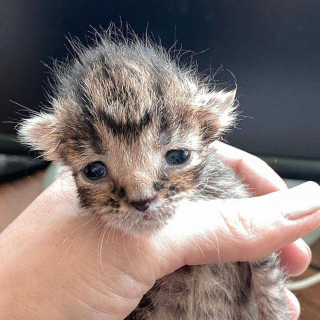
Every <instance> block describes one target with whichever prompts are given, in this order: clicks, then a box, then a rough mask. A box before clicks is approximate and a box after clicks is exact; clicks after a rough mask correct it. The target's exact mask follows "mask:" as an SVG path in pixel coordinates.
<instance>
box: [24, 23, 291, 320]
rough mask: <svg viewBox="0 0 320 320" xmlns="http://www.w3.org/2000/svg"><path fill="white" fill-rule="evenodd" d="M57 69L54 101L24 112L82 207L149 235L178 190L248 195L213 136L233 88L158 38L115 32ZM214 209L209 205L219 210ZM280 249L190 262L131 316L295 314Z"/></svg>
mask: <svg viewBox="0 0 320 320" xmlns="http://www.w3.org/2000/svg"><path fill="white" fill-rule="evenodd" d="M98 38H99V40H97V41H96V42H95V44H94V45H93V46H92V47H89V48H85V47H84V46H82V45H80V44H79V43H78V44H76V45H75V47H76V54H77V57H75V58H74V59H73V60H72V61H69V62H66V63H64V64H60V65H58V66H56V67H55V87H54V90H53V95H52V96H51V97H50V99H49V100H50V101H49V103H50V106H51V107H50V109H49V110H47V111H46V112H41V113H40V114H38V115H35V116H33V117H31V118H29V119H27V120H24V121H23V122H22V124H21V126H20V128H19V134H20V136H21V139H22V140H23V142H24V143H27V144H29V145H30V146H31V147H33V148H34V149H37V150H42V151H43V152H44V156H45V157H46V158H47V159H48V160H53V161H57V162H59V163H61V164H62V165H64V166H66V167H68V168H69V169H70V170H71V171H72V173H73V177H74V180H75V183H76V185H77V192H78V198H79V204H80V206H81V207H83V208H86V209H89V210H91V211H92V212H93V213H94V214H96V215H98V216H100V218H101V219H103V220H104V221H105V223H106V224H107V225H109V226H110V227H112V228H118V229H122V230H124V231H125V232H131V233H134V234H141V233H144V234H148V233H150V230H156V229H158V228H161V226H162V225H163V223H165V222H166V221H167V220H168V219H170V217H172V215H174V211H175V207H176V205H177V204H178V203H179V201H181V200H182V199H190V200H191V201H197V200H199V199H206V200H214V199H226V198H241V197H249V196H250V194H249V192H248V191H247V189H246V187H245V186H244V185H243V184H242V183H241V181H240V180H239V179H238V178H237V177H236V175H235V174H234V172H232V170H231V169H230V168H228V167H227V166H225V165H224V164H223V163H222V162H221V161H220V159H219V157H218V155H217V153H216V152H215V149H214V147H213V145H212V142H214V141H215V140H217V139H219V138H220V137H221V135H222V134H223V133H224V132H225V131H226V130H228V129H230V128H231V127H232V126H233V125H234V122H235V117H236V114H235V108H236V102H235V91H231V92H226V91H223V90H220V91H218V90H214V89H212V88H211V87H212V84H211V83H210V81H209V80H204V79H203V78H201V77H200V75H199V74H197V72H196V70H194V68H192V67H186V66H181V65H179V62H178V58H171V57H170V55H169V53H167V52H166V51H165V50H164V49H163V48H162V47H160V46H158V45H156V44H155V43H152V42H151V41H150V40H139V39H138V38H137V37H136V36H135V35H133V36H132V38H131V39H126V38H125V37H123V36H122V35H121V34H119V32H118V31H115V30H114V29H112V28H111V29H109V30H108V31H105V32H103V33H102V34H98ZM212 214H214V212H213V213H212ZM283 286H284V277H283V275H282V273H281V271H280V267H279V261H278V258H277V255H276V254H272V255H270V256H268V257H266V258H264V259H261V260H259V261H254V262H238V263H226V264H213V265H202V266H185V267H183V268H181V269H179V270H177V271H176V272H174V273H173V274H171V275H169V276H167V277H165V278H163V279H160V280H158V281H157V282H156V284H155V285H154V287H153V288H152V289H151V290H150V291H149V292H148V293H147V294H146V295H145V296H144V297H143V299H142V301H141V302H140V304H139V306H138V307H137V308H136V310H134V311H133V312H132V313H131V314H130V315H129V316H128V317H127V318H126V319H127V320H178V319H180V320H209V319H210V320H218V319H219V320H242V319H243V320H253V319H266V320H274V319H279V320H288V319H290V318H291V316H290V314H289V312H288V311H287V308H286V302H285V297H284V295H283V293H282V289H283Z"/></svg>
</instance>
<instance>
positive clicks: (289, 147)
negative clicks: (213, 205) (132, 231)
mask: <svg viewBox="0 0 320 320" xmlns="http://www.w3.org/2000/svg"><path fill="white" fill-rule="evenodd" d="M319 17H320V2H319V1H316V0H304V1H297V0H282V1H277V0H269V1H239V0H233V1H228V0H225V1H213V0H210V1H209V0H198V1H188V0H180V1H173V0H162V1H153V0H148V1H144V0H139V1H138V0H120V1H115V0H109V1H107V0H93V1H84V0H68V1H65V0H55V1H46V0H2V1H0V74H1V77H0V153H2V154H7V155H8V154H27V153H28V150H26V149H24V148H22V147H21V146H19V145H18V144H17V143H16V142H15V130H14V127H15V125H14V123H12V122H11V121H12V119H13V121H16V120H19V119H21V114H22V115H24V116H26V115H27V114H28V113H27V112H26V111H23V110H22V109H23V108H22V107H21V106H19V105H17V104H15V103H13V102H11V101H14V102H16V103H18V104H21V105H24V106H26V107H28V108H30V109H33V110H39V108H40V107H39V106H40V104H46V101H45V96H44V88H45V87H46V82H47V78H48V77H49V69H48V68H47V67H46V66H45V64H47V65H49V66H52V60H53V59H58V60H62V59H64V58H65V57H66V56H69V55H70V54H69V52H68V50H69V49H70V46H69V45H68V41H67V39H66V37H70V36H71V37H79V39H81V41H82V42H83V43H90V42H91V40H90V39H89V37H90V34H89V33H88V31H90V29H91V26H92V27H95V28H99V27H103V28H107V27H108V25H109V23H110V22H111V21H114V22H116V23H117V24H118V25H120V19H121V20H122V22H123V23H126V22H128V23H129V24H130V25H131V26H132V28H133V29H134V30H135V32H136V33H138V34H139V35H143V34H144V33H145V31H146V29H147V28H148V33H149V34H150V35H153V37H154V38H155V40H158V39H159V38H160V39H161V42H162V44H163V46H164V47H166V48H170V47H171V46H172V45H173V44H174V43H175V42H176V48H177V49H180V48H182V49H185V50H190V51H191V52H193V53H194V54H195V55H194V59H196V60H197V63H198V66H199V70H200V72H203V73H204V74H206V73H209V72H211V74H214V73H216V72H217V70H220V71H218V72H217V75H216V81H217V83H220V84H225V85H226V86H227V87H228V88H232V87H234V85H235V79H234V77H233V75H232V73H233V74H234V75H235V78H236V82H237V85H238V100H239V101H240V110H241V117H240V119H241V121H240V122H239V124H238V129H236V130H235V131H234V132H233V133H232V134H230V135H229V136H228V137H227V140H228V141H229V142H230V143H231V144H232V145H235V146H238V147H240V148H242V149H245V150H247V151H249V152H252V153H254V154H258V155H260V156H262V157H264V158H265V159H266V160H267V161H268V162H269V163H270V164H271V165H272V166H273V167H274V168H275V169H276V170H277V171H278V172H280V173H281V174H282V175H283V176H285V177H290V178H292V177H293V178H299V179H312V180H320V169H319V165H318V160H319V159H320V139H319V138H318V137H319V133H320V129H319V120H320V108H319V89H318V88H319V87H320V19H319ZM185 58H186V59H190V54H189V55H188V54H187V55H186V56H185ZM229 70H230V71H231V72H232V73H231V72H230V71H229ZM7 158H8V157H6V159H7ZM6 172H8V171H7V167H6V168H5V169H3V168H2V170H1V169H0V174H1V173H2V177H4V175H5V174H6Z"/></svg>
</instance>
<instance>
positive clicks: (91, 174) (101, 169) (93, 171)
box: [83, 161, 107, 180]
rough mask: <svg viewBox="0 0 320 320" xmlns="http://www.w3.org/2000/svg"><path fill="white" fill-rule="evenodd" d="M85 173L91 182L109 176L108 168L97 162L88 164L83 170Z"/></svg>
mask: <svg viewBox="0 0 320 320" xmlns="http://www.w3.org/2000/svg"><path fill="white" fill-rule="evenodd" d="M83 173H84V174H85V176H86V177H87V178H88V179H90V180H98V179H101V178H103V177H105V176H106V175H107V168H106V166H105V165H104V164H103V163H102V162H100V161H96V162H93V163H90V164H88V165H87V166H86V167H85V168H84V169H83Z"/></svg>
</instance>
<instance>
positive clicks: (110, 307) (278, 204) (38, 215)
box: [0, 143, 320, 320]
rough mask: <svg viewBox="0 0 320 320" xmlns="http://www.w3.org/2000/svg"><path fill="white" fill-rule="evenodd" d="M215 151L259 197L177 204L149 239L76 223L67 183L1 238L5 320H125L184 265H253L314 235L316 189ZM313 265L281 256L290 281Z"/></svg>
mask: <svg viewBox="0 0 320 320" xmlns="http://www.w3.org/2000/svg"><path fill="white" fill-rule="evenodd" d="M217 149H218V152H219V153H220V154H221V156H222V157H223V158H224V159H225V161H226V162H227V163H228V164H229V165H230V166H232V167H234V168H235V170H236V171H237V173H238V174H239V175H240V176H242V177H243V178H244V181H245V182H246V183H247V184H248V185H249V186H251V188H252V189H253V191H254V192H255V195H256V196H257V197H255V198H252V199H240V200H227V201H213V202H199V203H183V204H182V205H181V206H180V207H179V208H178V210H177V214H176V215H175V217H174V218H173V219H172V221H170V223H169V224H168V225H167V226H165V227H164V228H163V229H162V230H161V231H160V232H158V233H157V234H155V235H153V236H151V237H143V236H141V237H137V238H134V237H132V236H131V235H129V234H123V233H122V232H121V231H118V230H109V229H106V228H104V226H103V225H101V223H100V222H99V220H98V219H93V218H91V217H86V216H82V217H80V216H79V210H78V209H77V206H76V199H75V188H74V185H73V183H72V180H71V179H69V178H67V177H61V178H60V179H58V180H57V181H56V182H55V183H54V184H53V185H52V186H51V187H50V188H49V189H47V190H46V191H45V192H44V193H43V194H42V195H41V196H40V197H39V198H38V199H37V200H36V201H35V202H34V203H33V204H32V205H31V206H30V207H29V208H28V209H27V210H26V211H25V212H24V213H23V214H22V215H21V216H20V217H19V218H18V219H17V220H16V221H15V222H14V223H13V224H12V225H10V226H9V228H8V229H6V230H5V231H4V232H3V234H1V236H0V244H1V245H0V257H1V259H2V261H1V264H0V265H1V269H0V286H1V288H2V290H1V291H0V312H1V314H2V317H3V319H21V318H23V319H26V320H29V319H41V320H45V319H77V320H81V319H106V318H107V319H112V320H113V319H123V318H125V316H126V315H128V314H129V313H130V312H131V311H132V310H133V309H134V308H135V307H136V306H137V304H138V303H139V301H140V299H141V298H142V296H143V294H144V293H146V292H147V291H148V290H149V289H150V288H151V287H152V286H153V284H154V282H155V281H156V279H159V278H161V277H163V276H164V275H166V274H169V273H171V272H173V271H174V270H176V269H178V268H179V267H181V266H183V265H185V264H189V265H192V264H203V263H216V262H231V261H247V260H253V259H258V258H261V257H264V256H266V255H267V254H269V253H271V252H273V251H276V250H278V249H280V248H282V247H284V246H286V245H288V244H289V243H291V242H292V241H294V240H295V239H297V238H299V237H301V236H303V235H305V234H307V233H309V232H311V231H312V230H314V229H315V228H316V227H317V226H318V225H319V223H320V213H319V212H318V211H317V210H319V209H320V197H319V196H320V188H319V187H318V186H317V185H316V184H313V183H309V184H305V185H303V186H301V187H297V188H294V189H292V190H291V191H288V190H286V189H285V186H284V184H283V182H282V180H281V179H280V178H279V177H277V176H276V174H275V173H274V172H273V171H272V170H271V169H269V168H268V167H267V166H266V165H265V164H264V163H263V162H260V161H259V160H257V159H256V158H254V157H252V156H251V155H248V154H245V153H242V152H241V151H239V150H236V149H233V148H232V147H229V146H225V145H223V144H219V143H218V144H217ZM239 159H242V160H239ZM282 188H283V190H282V191H279V192H275V193H273V194H268V195H263V194H264V193H267V192H272V191H274V190H277V189H282ZM288 204H290V206H288ZM195 211H196V213H197V214H196V215H195V214H194V213H195ZM295 214H296V216H295V217H294V218H293V216H294V215H295ZM103 235H104V236H103ZM99 244H100V245H99ZM218 245H219V247H218ZM99 247H100V249H101V250H100V249H99ZM218 249H219V250H218ZM297 256H299V257H300V264H297V263H296V257H297ZM309 259H310V258H309V256H308V252H307V249H303V247H301V246H300V244H299V243H295V244H293V245H289V246H287V247H285V249H283V251H282V262H283V264H284V265H288V270H289V273H298V272H300V271H302V269H303V268H305V267H306V265H307V263H308V262H309ZM301 261H302V262H301ZM303 261H304V262H303ZM290 299H291V301H293V300H292V297H291V298H290ZM17 301H18V303H17Z"/></svg>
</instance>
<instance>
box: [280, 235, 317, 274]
mask: <svg viewBox="0 0 320 320" xmlns="http://www.w3.org/2000/svg"><path fill="white" fill-rule="evenodd" d="M310 261H311V250H310V248H309V246H308V245H307V244H306V243H305V242H304V241H303V240H302V239H298V240H296V241H295V242H293V243H291V244H289V245H287V246H286V247H284V248H282V249H281V253H280V263H281V266H282V267H283V268H284V270H285V271H286V273H287V274H288V275H289V276H298V275H299V274H301V273H303V272H304V271H305V270H306V269H307V268H308V265H309V263H310Z"/></svg>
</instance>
